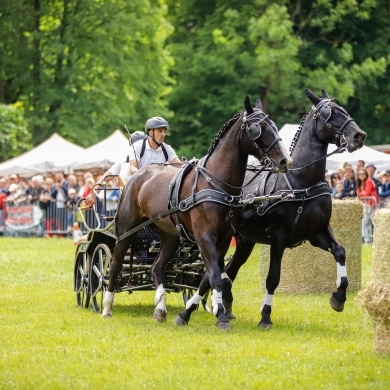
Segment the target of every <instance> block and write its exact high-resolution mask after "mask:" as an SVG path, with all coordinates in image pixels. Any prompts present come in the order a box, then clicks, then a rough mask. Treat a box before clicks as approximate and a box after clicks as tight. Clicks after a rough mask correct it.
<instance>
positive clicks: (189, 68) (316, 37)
mask: <svg viewBox="0 0 390 390" xmlns="http://www.w3.org/2000/svg"><path fill="white" fill-rule="evenodd" d="M386 3H387V1H385V0H379V1H374V0H363V1H351V0H341V1H337V2H335V1H325V0H317V1H302V0H298V1H291V0H290V1H278V2H268V1H265V0H253V1H251V2H242V1H238V0H225V1H220V0H210V1H205V0H204V1H194V0H189V1H186V2H180V1H175V0H172V1H169V5H170V12H169V15H170V21H171V23H172V24H173V25H174V27H175V33H174V34H173V35H172V36H171V37H170V39H169V43H170V45H169V48H170V50H171V51H172V54H173V57H174V58H175V65H174V67H173V69H172V73H171V74H172V78H174V79H175V80H176V85H175V86H174V88H173V92H172V95H171V96H170V108H171V110H172V111H173V112H174V113H175V118H174V121H175V123H174V126H173V128H174V131H176V133H177V134H180V136H178V137H176V139H177V141H176V143H174V142H172V143H173V144H174V145H175V146H176V147H179V148H178V150H179V153H182V154H185V155H187V156H191V155H192V154H195V155H198V156H200V155H203V154H205V153H206V151H207V147H208V145H209V144H210V142H211V140H212V136H213V134H215V132H216V130H218V128H219V125H220V123H221V122H220V121H222V120H224V119H228V118H229V117H230V116H232V115H233V114H234V113H235V111H237V110H239V109H240V108H241V107H242V101H243V96H244V95H245V94H246V93H249V94H250V95H252V96H256V95H257V94H260V96H261V98H262V100H263V103H264V104H263V106H264V109H265V111H266V112H268V113H271V114H272V116H273V117H274V118H275V121H276V123H277V124H278V126H282V125H283V124H284V123H286V122H289V123H298V122H299V121H300V119H301V117H302V115H303V114H304V113H305V112H306V111H307V110H308V108H309V107H310V105H309V102H308V100H307V98H306V96H305V94H304V89H305V88H307V87H308V88H310V89H312V90H313V91H314V92H317V93H320V91H321V89H322V88H325V89H327V90H328V92H329V93H330V95H331V96H332V97H336V98H337V99H338V100H339V101H340V102H341V103H342V104H343V105H344V106H346V107H347V109H348V110H349V111H350V113H351V115H352V116H353V117H354V119H355V120H356V122H357V123H358V124H359V125H360V126H361V127H362V128H363V129H367V131H368V133H369V137H368V143H369V144H370V143H374V140H375V143H380V142H386V140H389V137H390V135H389V133H388V130H387V128H388V124H389V120H388V119H389V114H388V113H389V108H390V107H389V104H390V103H389V100H388V99H387V98H386V96H388V88H389V87H388V84H389V83H388V82H386V80H389V76H390V75H389V54H388V44H387V40H388V36H389V31H388V30H389V26H388V22H387V21H388V20H389V16H390V15H389V7H388V5H387V6H386ZM369 125H371V127H372V126H374V127H375V133H373V132H372V131H371V132H370V131H369ZM387 142H389V141H387Z"/></svg>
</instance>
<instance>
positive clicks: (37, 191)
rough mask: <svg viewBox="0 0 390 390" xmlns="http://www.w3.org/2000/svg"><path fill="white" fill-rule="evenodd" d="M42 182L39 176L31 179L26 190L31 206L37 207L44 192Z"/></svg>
mask: <svg viewBox="0 0 390 390" xmlns="http://www.w3.org/2000/svg"><path fill="white" fill-rule="evenodd" d="M43 184H44V181H43V177H42V176H41V175H37V176H33V177H32V178H31V187H29V188H28V189H27V192H26V194H27V199H28V200H29V202H30V204H31V205H35V206H38V205H39V198H40V196H41V194H43V192H44V191H45V188H44V186H43Z"/></svg>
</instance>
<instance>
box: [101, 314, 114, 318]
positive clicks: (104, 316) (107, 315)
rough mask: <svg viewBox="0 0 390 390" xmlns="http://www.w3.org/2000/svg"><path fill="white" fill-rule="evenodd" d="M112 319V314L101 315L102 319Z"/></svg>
mask: <svg viewBox="0 0 390 390" xmlns="http://www.w3.org/2000/svg"><path fill="white" fill-rule="evenodd" d="M111 317H112V313H103V314H102V315H101V318H111Z"/></svg>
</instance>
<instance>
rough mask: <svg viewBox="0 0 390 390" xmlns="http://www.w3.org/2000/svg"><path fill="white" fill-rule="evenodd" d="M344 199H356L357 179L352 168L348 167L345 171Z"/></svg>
mask: <svg viewBox="0 0 390 390" xmlns="http://www.w3.org/2000/svg"><path fill="white" fill-rule="evenodd" d="M344 175H345V179H344V182H343V184H344V195H343V197H344V198H347V197H348V198H356V179H355V174H354V171H353V168H352V166H350V165H347V166H346V168H345V169H344Z"/></svg>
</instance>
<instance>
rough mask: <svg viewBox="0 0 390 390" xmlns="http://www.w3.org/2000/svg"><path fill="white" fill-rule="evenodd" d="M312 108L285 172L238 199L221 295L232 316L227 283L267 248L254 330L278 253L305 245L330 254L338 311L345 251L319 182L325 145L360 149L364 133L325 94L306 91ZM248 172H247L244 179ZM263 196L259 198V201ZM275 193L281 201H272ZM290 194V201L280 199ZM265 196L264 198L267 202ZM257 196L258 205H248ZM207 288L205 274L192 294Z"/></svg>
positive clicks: (266, 317) (275, 280) (266, 307)
mask: <svg viewBox="0 0 390 390" xmlns="http://www.w3.org/2000/svg"><path fill="white" fill-rule="evenodd" d="M306 95H307V97H308V98H309V100H310V101H311V102H312V104H313V106H312V107H311V109H310V110H309V112H308V113H307V114H306V115H305V116H304V117H303V119H302V121H301V123H300V125H299V127H298V131H297V133H296V134H295V137H294V139H293V141H292V144H291V147H290V153H291V157H292V158H293V161H294V163H293V165H292V166H291V167H290V169H289V171H288V172H287V173H283V174H282V175H279V174H270V173H264V172H263V173H262V175H261V176H259V178H258V180H257V181H253V182H252V183H251V184H250V185H249V186H247V187H245V189H244V194H243V198H248V203H247V207H245V208H244V209H243V215H242V220H241V222H240V225H239V226H237V227H236V230H237V234H236V235H235V238H236V250H235V252H234V254H233V256H232V257H231V258H230V260H229V262H228V264H227V265H226V267H225V272H224V273H223V276H222V277H223V287H222V296H223V304H224V307H225V309H226V315H227V317H228V318H229V319H235V316H234V315H233V313H232V304H233V294H232V283H233V281H234V280H235V278H236V276H237V273H238V271H239V269H240V268H241V266H242V265H243V264H244V263H245V262H246V261H247V259H248V257H249V256H250V254H251V252H252V250H253V247H254V245H255V244H256V243H260V244H267V245H270V265H269V271H268V276H267V279H266V289H267V292H266V295H265V298H264V301H263V303H262V305H261V308H260V313H261V320H260V323H259V325H258V326H259V328H261V329H270V328H272V321H271V311H272V302H273V297H274V292H275V290H276V288H277V287H278V284H279V281H280V270H281V261H282V256H283V253H284V250H285V249H286V248H293V247H295V246H297V245H300V244H302V243H303V242H304V241H309V242H310V244H311V245H313V246H315V247H318V248H321V249H323V250H325V251H330V252H331V253H332V254H333V256H334V258H335V261H336V264H337V274H338V276H337V291H335V292H333V293H332V296H331V298H330V304H331V307H332V308H333V309H334V310H336V311H339V312H340V311H343V309H344V303H345V301H346V290H347V287H348V277H347V270H346V265H345V250H344V248H343V247H342V246H341V245H340V244H339V243H338V242H337V241H336V239H335V237H334V234H333V232H332V228H331V227H330V225H329V221H330V217H331V214H332V200H331V197H330V189H329V186H328V184H327V182H326V181H325V166H326V157H328V155H327V149H328V144H336V145H337V146H338V148H337V149H336V151H337V152H342V151H344V150H345V149H346V150H348V151H349V152H353V151H354V150H357V149H360V148H361V147H362V146H363V144H364V140H365V138H366V136H367V134H366V133H365V132H364V131H362V130H361V129H360V128H359V126H358V125H357V124H356V123H355V122H354V120H353V119H352V118H351V117H350V116H349V114H348V113H347V111H346V110H345V109H344V108H343V107H341V106H340V104H339V103H338V102H337V100H335V99H331V98H330V97H329V95H328V93H327V92H326V91H325V90H322V98H320V97H318V96H316V95H315V94H314V93H312V92H311V91H310V90H308V89H306ZM253 176H254V172H253V171H251V170H248V171H247V173H246V176H245V180H250V179H252V178H253ZM265 194H268V195H266V196H265V197H263V198H261V196H263V195H265ZM277 194H281V195H283V196H282V199H276V200H275V199H272V196H275V195H277ZM286 195H290V196H286ZM267 196H268V197H269V198H268V199H267ZM256 197H259V198H260V199H262V200H263V201H262V202H261V203H258V204H256V203H254V202H253V201H252V200H254V199H256ZM209 288H210V284H209V281H208V280H207V273H206V274H205V275H204V278H203V280H202V282H201V284H200V286H199V289H198V290H197V292H196V293H195V294H194V296H196V297H198V296H199V297H203V296H204V294H205V293H206V292H207V291H208V289H209ZM197 301H198V298H197V299H196V300H194V301H188V302H187V304H186V309H185V310H184V311H182V312H181V313H180V314H179V315H178V316H177V318H176V321H175V323H176V324H177V325H185V324H188V322H189V320H190V316H191V313H192V312H193V311H194V310H195V309H196V305H195V304H194V303H197Z"/></svg>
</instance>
